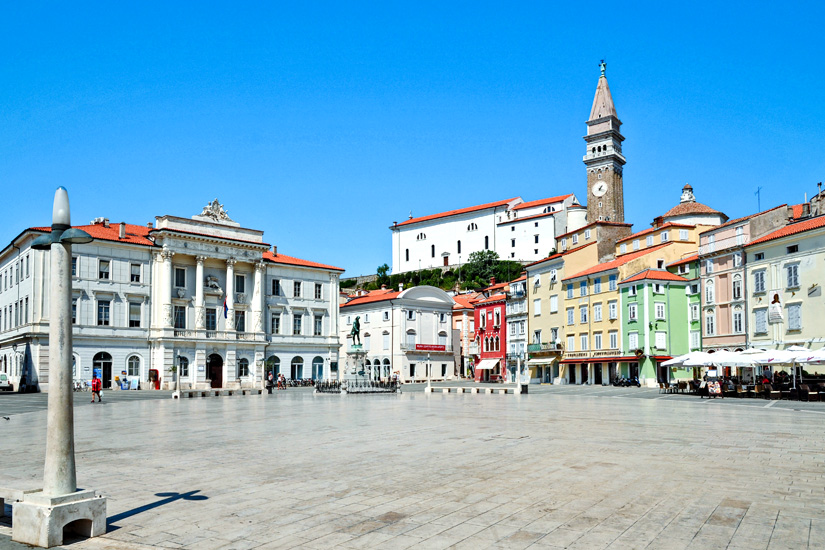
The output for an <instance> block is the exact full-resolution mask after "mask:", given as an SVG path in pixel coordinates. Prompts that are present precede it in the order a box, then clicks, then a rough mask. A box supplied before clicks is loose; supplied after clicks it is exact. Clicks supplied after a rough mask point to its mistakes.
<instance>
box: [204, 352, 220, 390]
mask: <svg viewBox="0 0 825 550" xmlns="http://www.w3.org/2000/svg"><path fill="white" fill-rule="evenodd" d="M206 371H207V374H208V375H209V379H210V380H211V381H212V387H213V388H222V387H223V358H222V357H221V356H220V355H218V354H217V353H213V354H212V355H210V356H209V358H208V359H207V360H206Z"/></svg>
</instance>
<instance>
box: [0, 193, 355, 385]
mask: <svg viewBox="0 0 825 550" xmlns="http://www.w3.org/2000/svg"><path fill="white" fill-rule="evenodd" d="M79 227H80V228H81V229H83V230H84V231H86V232H88V233H89V234H91V235H92V237H94V239H95V240H94V241H92V242H91V243H89V244H84V245H75V246H74V247H73V248H72V321H73V324H74V354H73V360H74V367H73V368H74V372H73V376H74V378H75V379H76V380H87V381H88V380H91V378H92V375H93V373H96V374H98V375H99V376H101V377H102V381H103V387H104V388H110V387H113V386H115V385H124V384H123V383H124V382H126V383H127V384H128V386H129V387H137V386H138V385H140V387H141V389H147V388H151V387H157V388H170V387H173V384H174V379H175V376H177V374H176V372H175V371H177V372H179V374H180V381H181V386H182V387H183V388H209V387H215V388H233V387H235V388H237V387H254V386H260V385H261V384H262V382H263V377H264V373H265V371H266V370H267V369H273V370H274V371H275V372H276V373H284V375H285V376H286V377H287V378H314V379H322V378H334V377H335V375H336V373H335V371H336V370H337V364H338V348H339V342H338V292H339V285H338V281H339V277H340V275H341V273H342V272H343V269H341V268H338V267H334V266H330V265H324V264H320V263H316V262H311V261H307V260H302V259H299V258H294V257H291V256H286V255H284V254H279V253H278V252H277V248H275V247H271V246H270V245H269V244H267V243H265V242H264V240H263V231H259V230H255V229H247V228H243V227H241V226H240V224H238V223H236V222H234V221H233V220H231V219H230V218H229V216H228V215H227V213H226V211H225V210H224V209H223V206H222V205H220V204H218V201H217V199H216V200H215V201H213V202H212V203H210V204H209V205H207V207H206V208H204V209H203V212H202V213H201V214H199V215H196V216H192V217H191V218H182V217H177V216H159V217H156V218H155V222H154V224H152V223H149V224H147V225H132V224H127V223H119V224H110V223H109V220H108V219H106V218H97V219H95V220H94V221H93V222H92V223H91V224H90V225H85V226H79ZM48 231H50V228H48V227H33V228H29V229H26V230H24V231H22V232H21V233H20V234H19V235H18V236H17V237H15V238H14V239H13V240H12V242H11V243H10V244H9V245H8V246H7V247H6V248H4V249H3V250H2V251H0V372H3V373H6V374H7V375H8V376H9V378H10V379H11V381H12V383H13V384H14V389H15V390H17V389H18V388H19V387H20V385H26V386H29V387H30V388H31V387H33V388H36V389H39V390H48V383H49V365H48V345H49V292H48V289H49V261H48V251H40V250H35V249H32V248H31V243H32V241H33V240H34V239H35V238H36V237H38V236H39V235H41V234H43V233H46V232H48Z"/></svg>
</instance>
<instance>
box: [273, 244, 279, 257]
mask: <svg viewBox="0 0 825 550" xmlns="http://www.w3.org/2000/svg"><path fill="white" fill-rule="evenodd" d="M272 253H273V254H275V255H276V256H277V255H278V247H277V246H274V245H273V246H272Z"/></svg>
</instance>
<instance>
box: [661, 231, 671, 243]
mask: <svg viewBox="0 0 825 550" xmlns="http://www.w3.org/2000/svg"><path fill="white" fill-rule="evenodd" d="M659 240H661V242H663V243H666V242H668V241H669V240H670V234H669V233H668V232H667V231H662V234H661V235H660V236H659Z"/></svg>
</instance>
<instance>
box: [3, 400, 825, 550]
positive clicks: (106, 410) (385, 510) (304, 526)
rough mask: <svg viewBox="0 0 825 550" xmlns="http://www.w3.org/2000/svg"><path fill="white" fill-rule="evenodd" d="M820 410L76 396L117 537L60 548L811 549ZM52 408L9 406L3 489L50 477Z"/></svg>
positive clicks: (819, 488)
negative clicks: (85, 402) (90, 401)
mask: <svg viewBox="0 0 825 550" xmlns="http://www.w3.org/2000/svg"><path fill="white" fill-rule="evenodd" d="M532 390H533V388H531V391H532ZM634 392H635V393H634ZM640 396H646V397H647V398H646V399H640V398H638V397H640ZM84 397H85V396H84ZM773 403H776V402H773ZM796 408H799V407H796ZM823 420H825V405H818V404H811V405H810V406H807V407H806V408H805V410H794V408H793V405H790V406H789V405H786V404H782V405H776V404H772V403H770V402H766V401H761V400H738V401H735V402H734V400H731V399H726V400H713V401H708V400H700V399H698V398H695V397H692V396H690V397H689V396H658V395H656V392H652V391H650V390H635V389H628V388H581V387H579V388H565V387H560V388H555V387H554V388H542V391H540V392H534V393H531V394H530V395H527V396H513V395H507V396H504V395H484V394H481V395H470V394H461V395H456V394H432V395H427V394H424V393H421V392H409V391H405V393H404V394H403V395H400V396H377V395H374V396H337V395H335V396H334V395H317V396H316V395H313V394H312V393H310V392H307V391H291V390H290V391H286V392H278V393H277V394H276V395H273V396H266V395H263V396H247V397H227V398H208V399H203V398H201V399H191V400H184V401H181V402H178V401H173V400H171V399H168V400H156V399H155V400H134V399H132V400H128V401H122V402H116V403H109V404H105V405H102V406H83V407H77V408H76V410H75V424H76V453H77V470H78V484H79V485H80V486H81V487H84V486H85V487H91V488H94V489H96V490H97V491H99V492H101V493H103V494H105V495H106V496H107V497H108V507H109V508H108V515H109V531H108V533H107V534H106V535H105V537H102V538H99V539H93V540H88V541H81V542H77V543H74V544H70V545H69V547H70V548H78V549H87V548H88V549H102V548H125V549H132V548H134V549H138V548H151V547H162V548H191V549H198V550H201V549H202V550H209V549H217V548H225V549H232V548H234V549H247V548H260V549H266V548H318V549H322V548H332V547H340V548H373V547H374V548H407V547H416V548H450V547H454V548H471V549H478V548H488V547H491V548H527V547H530V548H536V549H538V548H582V549H594V548H610V549H631V548H664V549H671V548H673V549H675V548H690V549H706V548H729V549H732V550H733V549H755V548H771V549H774V548H775V549H780V548H788V549H791V548H793V549H798V548H822V547H825V498H823V497H825V481H824V479H823V478H824V477H825V464H823V463H824V462H825V437H823V432H822V423H823ZM45 421H46V414H45V411H44V410H39V411H34V412H25V413H21V414H14V415H12V416H10V419H9V420H3V419H0V429H2V440H1V442H0V448H2V457H3V459H2V460H3V467H2V475H1V476H0V485H8V486H22V487H29V486H32V485H36V484H37V482H38V481H39V480H40V479H41V478H42V475H43V453H44V447H45ZM6 520H8V518H6ZM10 533H11V530H10V528H9V523H8V521H7V523H5V524H3V525H2V526H0V547H2V548H24V546H23V545H17V544H15V543H12V542H11V541H10V539H9V536H10Z"/></svg>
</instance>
